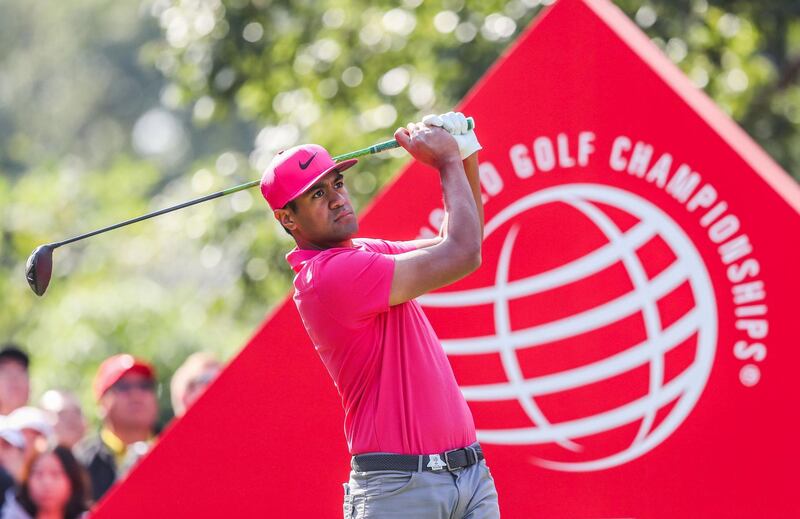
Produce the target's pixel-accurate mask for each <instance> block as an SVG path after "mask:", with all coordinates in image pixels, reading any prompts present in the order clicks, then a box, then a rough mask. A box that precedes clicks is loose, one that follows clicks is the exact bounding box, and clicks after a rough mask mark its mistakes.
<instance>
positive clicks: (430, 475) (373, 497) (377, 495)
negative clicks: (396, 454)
mask: <svg viewBox="0 0 800 519" xmlns="http://www.w3.org/2000/svg"><path fill="white" fill-rule="evenodd" d="M344 493H345V496H344V519H368V518H374V519H384V518H387V519H391V518H401V517H402V518H414V519H498V518H499V517H500V508H499V506H498V503H497V490H496V489H495V487H494V479H492V475H491V473H490V472H489V467H487V466H486V460H481V461H480V462H478V463H476V464H474V465H471V466H469V467H467V468H464V469H460V470H456V471H454V472H448V471H446V470H444V471H441V472H403V471H397V470H376V471H372V472H356V471H351V472H350V481H349V482H348V483H345V484H344Z"/></svg>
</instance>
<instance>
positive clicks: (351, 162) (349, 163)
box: [283, 159, 358, 205]
mask: <svg viewBox="0 0 800 519" xmlns="http://www.w3.org/2000/svg"><path fill="white" fill-rule="evenodd" d="M357 162H358V159H347V160H343V161H341V162H337V163H336V164H334V165H333V166H331V167H329V168H328V169H326V170H323V171H322V172H321V173H320V174H319V175H317V176H315V177H314V178H312V179H311V180H309V181H308V182H307V183H306V185H304V186H303V187H302V188H300V189H298V190H297V192H296V193H295V194H294V195H292V197H291V198H289V200H287V201H286V204H288V203H289V202H291V201H292V200H294V199H295V198H297V197H298V196H300V195H302V194H303V193H305V192H306V191H308V190H309V189H310V188H311V186H313V185H314V184H316V183H317V181H318V180H319V179H321V178H322V177H324V176H325V175H327V174H328V173H330V172H331V171H338V172H339V173H342V172H344V171H345V170H346V169H350V168H352V167H353V166H355V165H356V163H357ZM286 204H283V205H286Z"/></svg>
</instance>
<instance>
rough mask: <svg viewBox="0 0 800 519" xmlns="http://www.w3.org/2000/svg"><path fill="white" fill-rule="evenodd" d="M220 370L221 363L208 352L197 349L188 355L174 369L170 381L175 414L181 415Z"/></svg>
mask: <svg viewBox="0 0 800 519" xmlns="http://www.w3.org/2000/svg"><path fill="white" fill-rule="evenodd" d="M221 370H222V364H221V363H220V362H218V361H217V360H216V359H215V358H214V357H212V356H211V355H210V354H208V353H205V352H202V351H199V352H197V353H193V354H192V355H189V358H187V359H186V361H185V362H184V363H183V364H181V366H180V367H179V368H178V369H177V370H176V371H175V374H174V375H173V376H172V381H171V382H170V397H171V399H172V409H173V410H174V411H175V416H183V414H184V413H185V412H186V409H188V408H189V406H190V405H192V404H193V403H194V401H195V400H197V398H198V397H199V396H200V395H202V394H203V391H204V390H205V388H206V386H208V385H209V384H210V383H211V382H212V381H213V380H214V379H215V378H217V375H218V374H219V372H220V371H221Z"/></svg>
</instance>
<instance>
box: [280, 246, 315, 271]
mask: <svg viewBox="0 0 800 519" xmlns="http://www.w3.org/2000/svg"><path fill="white" fill-rule="evenodd" d="M320 252H322V251H321V250H312V249H298V248H297V247H295V248H294V249H292V250H290V251H289V253H288V254H286V261H288V262H289V265H290V266H291V267H292V270H294V271H295V272H300V270H301V269H302V268H303V266H305V264H306V263H308V262H309V261H310V260H312V259H314V258H315V257H316V256H317V254H319V253H320Z"/></svg>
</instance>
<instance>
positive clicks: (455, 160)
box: [436, 155, 464, 174]
mask: <svg viewBox="0 0 800 519" xmlns="http://www.w3.org/2000/svg"><path fill="white" fill-rule="evenodd" d="M436 169H438V170H439V173H441V174H445V172H449V171H450V170H456V171H459V170H460V171H463V170H464V163H463V161H462V160H461V157H459V156H458V155H453V156H452V157H447V158H445V159H442V160H440V161H439V163H438V164H437V165H436Z"/></svg>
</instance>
